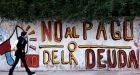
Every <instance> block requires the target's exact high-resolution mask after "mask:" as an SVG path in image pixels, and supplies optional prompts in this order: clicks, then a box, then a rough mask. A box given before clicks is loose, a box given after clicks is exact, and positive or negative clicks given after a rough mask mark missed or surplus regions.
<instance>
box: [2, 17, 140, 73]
mask: <svg viewBox="0 0 140 75" xmlns="http://www.w3.org/2000/svg"><path fill="white" fill-rule="evenodd" d="M45 22H46V25H47V23H48V21H47V20H46V21H45ZM92 23H93V28H92V29H91V30H89V31H88V34H87V35H88V37H87V40H83V22H80V21H77V22H62V24H63V25H62V26H63V29H62V30H63V39H62V41H61V42H60V43H57V42H55V41H54V39H53V40H52V41H51V42H50V41H48V40H46V41H45V42H42V41H41V22H40V21H36V22H33V23H24V22H18V21H9V20H4V21H3V22H1V25H0V33H1V35H2V36H1V37H0V38H1V40H0V42H1V43H2V42H4V41H5V40H6V39H8V38H9V36H10V35H11V34H12V32H13V30H14V28H15V26H16V25H19V26H21V27H22V28H24V29H25V28H26V27H27V26H28V25H30V26H31V28H30V30H29V31H28V32H30V31H32V30H34V31H35V34H33V35H30V36H29V38H37V41H29V45H33V46H35V47H36V50H33V49H31V48H29V50H28V55H30V54H35V55H39V67H36V68H31V69H32V70H41V71H46V70H86V68H85V50H86V49H87V48H77V49H76V51H75V52H74V56H75V58H76V60H77V62H78V65H75V63H73V64H72V65H70V64H66V65H64V64H61V63H60V64H57V65H53V64H52V62H49V64H43V51H44V50H48V51H49V52H50V54H51V52H52V50H58V52H57V53H56V55H57V56H58V58H57V59H56V61H61V51H62V50H64V53H65V60H67V61H68V59H69V51H68V49H67V45H68V43H69V42H71V41H75V42H76V43H77V45H81V44H87V45H90V44H91V45H111V46H114V45H117V46H122V45H123V46H127V45H130V46H131V47H132V49H133V50H135V51H136V50H137V49H138V48H137V47H136V46H135V45H134V41H136V42H139V43H140V41H139V40H138V37H139V32H140V19H135V20H134V22H133V23H134V24H133V29H134V30H133V31H134V39H133V40H131V41H129V42H128V41H124V40H123V39H121V40H118V41H114V40H112V38H111V34H110V25H109V24H108V25H105V28H106V32H107V40H104V39H103V36H102V34H101V37H100V40H96V33H97V28H98V24H99V22H98V21H95V20H94V21H92ZM122 23H123V20H122V21H121V27H115V30H119V31H121V35H123V32H122V31H123V27H122ZM52 26H53V27H52V29H53V28H54V22H52ZM73 26H75V27H76V31H77V34H79V35H80V37H79V38H76V39H74V38H69V37H68V38H65V37H64V35H65V32H66V28H67V27H71V28H72V27H73ZM52 31H53V30H52ZM20 32H21V30H20V29H18V33H19V35H20ZM53 35H54V31H53ZM46 39H47V38H46ZM16 40H17V38H16V35H15V34H14V35H13V37H12V38H11V39H10V43H11V46H12V50H11V55H12V58H15V56H14V53H15V50H16V48H15V45H16ZM40 45H64V48H43V49H40V48H39V46H40ZM139 46H140V45H139ZM93 50H94V51H95V55H97V52H96V51H97V48H95V49H93ZM106 50H108V49H106ZM110 50H113V49H110ZM116 50H119V49H116ZM130 50H131V49H125V51H126V53H127V54H128V53H129V51H130ZM103 56H104V57H103V59H102V61H103V60H107V56H106V52H105V53H104V54H103ZM96 60H97V59H96ZM28 62H30V61H28ZM96 64H97V62H96ZM0 65H1V66H0V70H2V71H7V70H8V69H9V68H10V67H11V66H9V65H8V64H7V61H6V57H5V54H3V55H0ZM104 69H106V68H104ZM104 69H103V70H104ZM123 69H128V68H127V67H125V68H123ZM16 70H17V71H22V70H24V68H22V67H21V63H19V64H18V65H17V67H16ZM92 70H99V69H98V68H97V65H96V67H95V68H93V69H92ZM112 70H119V68H118V67H116V68H114V69H112ZM121 70H122V69H121Z"/></svg>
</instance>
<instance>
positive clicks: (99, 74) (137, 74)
mask: <svg viewBox="0 0 140 75" xmlns="http://www.w3.org/2000/svg"><path fill="white" fill-rule="evenodd" d="M0 75H8V72H0ZM14 75H27V73H26V72H14ZM34 75H140V70H136V71H47V72H36V74H34Z"/></svg>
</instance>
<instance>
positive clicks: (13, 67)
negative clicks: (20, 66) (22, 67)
mask: <svg viewBox="0 0 140 75" xmlns="http://www.w3.org/2000/svg"><path fill="white" fill-rule="evenodd" d="M18 61H19V57H16V59H15V62H14V64H13V66H12V68H11V69H10V71H9V74H11V75H12V74H13V71H14V69H15V67H16V65H17V63H18Z"/></svg>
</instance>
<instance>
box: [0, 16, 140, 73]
mask: <svg viewBox="0 0 140 75" xmlns="http://www.w3.org/2000/svg"><path fill="white" fill-rule="evenodd" d="M23 30H24V31H26V32H27V33H28V45H27V46H26V52H27V54H26V62H27V64H28V66H29V67H30V68H31V69H32V70H39V71H47V70H106V69H110V70H126V69H138V68H139V64H140V62H139V53H140V52H139V48H140V19H139V18H136V19H135V20H134V21H125V19H120V22H119V23H118V22H114V21H111V23H109V24H107V23H102V22H98V21H96V20H93V21H90V22H89V21H50V20H44V21H35V22H32V23H25V22H20V21H9V20H1V22H0V43H1V44H0V65H1V66H0V70H2V71H3V70H4V71H8V70H9V69H10V67H11V65H12V64H13V63H14V60H15V51H16V50H17V48H16V44H17V42H18V39H17V37H19V36H20V34H21V32H22V31H23ZM23 67H24V66H23V65H22V63H18V65H17V66H16V70H17V71H23V70H24V68H23Z"/></svg>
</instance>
